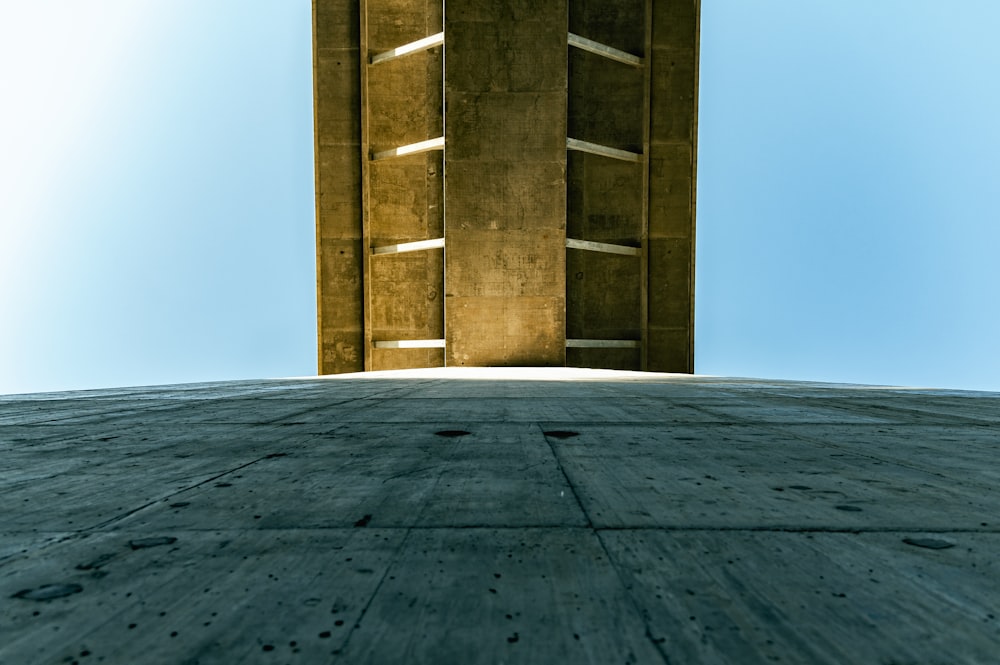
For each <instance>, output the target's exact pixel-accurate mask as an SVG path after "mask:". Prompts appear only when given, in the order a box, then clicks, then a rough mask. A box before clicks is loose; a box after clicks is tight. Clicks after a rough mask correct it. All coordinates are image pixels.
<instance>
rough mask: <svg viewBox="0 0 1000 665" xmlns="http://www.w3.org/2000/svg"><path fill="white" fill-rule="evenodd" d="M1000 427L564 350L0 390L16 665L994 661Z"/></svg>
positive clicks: (869, 392) (870, 396)
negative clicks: (405, 365) (482, 364)
mask: <svg viewBox="0 0 1000 665" xmlns="http://www.w3.org/2000/svg"><path fill="white" fill-rule="evenodd" d="M437 351H438V352H440V350H437ZM571 351H586V350H571ZM998 413H1000V395H997V394H995V393H966V392H961V391H938V390H926V389H901V388H887V387H879V388H871V387H863V386H843V385H834V384H816V383H804V382H781V381H764V380H754V379H727V378H718V377H714V378H713V377H690V376H676V375H663V374H652V373H645V372H605V371H597V370H570V369H566V368H543V369H518V368H502V369H490V370H483V369H482V368H466V369H463V368H446V369H436V370H429V371H428V370H419V371H406V372H388V373H366V374H361V375H353V376H344V377H337V378H330V379H283V380H263V381H236V382H224V383H208V384H192V385H179V386H161V387H145V388H117V389H108V390H96V391H79V392H75V393H56V394H47V395H46V394H40V395H27V396H6V397H4V396H0V455H2V456H3V459H4V473H3V474H0V491H2V492H3V496H4V498H5V504H6V506H7V507H8V509H7V510H4V511H0V597H2V598H3V599H4V602H3V603H0V625H2V626H3V639H2V640H0V662H4V663H36V662H38V663H50V662H51V663H59V662H67V663H72V662H74V661H76V662H81V663H84V662H90V661H93V662H127V663H132V662H142V663H154V664H158V663H164V664H167V663H193V662H198V663H202V664H203V665H208V664H214V663H231V662H234V660H235V661H238V662H241V663H273V662H296V661H298V660H301V661H302V662H310V663H311V662H338V661H340V660H344V661H346V662H370V663H388V662H460V663H497V662H501V661H502V662H507V663H535V662H540V661H542V662H573V663H577V662H579V663H607V662H624V663H629V662H634V663H645V662H653V663H661V662H668V663H675V662H682V663H703V662H713V663H734V664H736V663H740V664H742V663H771V662H778V661H780V662H791V663H829V664H831V665H832V664H834V663H984V664H985V663H992V662H993V661H994V660H995V657H994V656H995V654H996V653H997V652H998V651H1000V625H998V622H997V613H996V606H995V605H996V599H997V598H998V597H1000V583H998V579H1000V577H998V574H997V573H998V570H997V569H998V563H997V560H996V552H997V551H998V548H1000V530H998V524H997V523H996V517H995V516H996V515H997V514H998V513H1000V490H998V487H1000V485H998V483H997V478H998V472H997V469H998V467H1000V465H998V464H997V461H998V460H997V456H998V450H997V446H996V436H995V433H994V430H995V425H996V423H997V420H998V419H1000V416H998Z"/></svg>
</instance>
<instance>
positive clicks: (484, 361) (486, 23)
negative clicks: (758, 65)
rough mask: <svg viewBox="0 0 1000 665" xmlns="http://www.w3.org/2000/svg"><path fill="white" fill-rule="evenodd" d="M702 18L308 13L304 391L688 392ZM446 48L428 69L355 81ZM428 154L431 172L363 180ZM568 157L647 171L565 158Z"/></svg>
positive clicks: (404, 2) (428, 5)
mask: <svg viewBox="0 0 1000 665" xmlns="http://www.w3.org/2000/svg"><path fill="white" fill-rule="evenodd" d="M698 19H699V2H698V0H655V2H654V0H556V1H555V2H544V3H539V2H534V1H533V0H449V1H448V4H447V20H445V16H444V15H443V10H442V3H441V1H440V0H314V30H315V45H314V46H315V50H314V52H315V60H314V66H315V80H316V84H315V91H316V176H317V279H318V281H319V302H318V308H319V335H320V363H319V368H320V372H321V373H331V372H345V371H358V370H361V369H394V368H403V367H424V366H437V365H441V364H444V363H445V362H447V364H450V365H562V364H569V365H578V366H591V367H609V368H617V369H649V370H654V371H671V372H690V371H693V368H694V362H693V327H694V307H693V302H694V299H693V293H694V215H695V205H694V193H695V161H696V159H695V156H696V138H697V72H698V68H697V63H698ZM442 30H443V31H444V33H445V44H446V47H445V48H440V47H437V48H432V49H429V50H427V51H422V52H420V53H414V54H411V55H408V56H405V57H403V58H398V59H394V60H390V61H386V62H380V63H376V64H375V65H371V64H368V63H369V60H368V58H369V56H371V55H373V54H376V53H380V52H383V51H387V50H390V49H393V48H396V47H398V46H401V45H403V44H406V43H409V42H412V41H415V40H417V39H421V38H423V37H426V36H428V35H431V34H434V33H436V32H439V31H442ZM567 32H572V33H574V34H577V35H580V36H582V37H586V38H588V39H592V40H594V41H597V42H600V43H602V44H605V45H608V46H611V47H614V48H617V49H620V50H623V51H625V52H627V53H631V54H634V55H637V56H640V57H642V58H643V59H644V64H643V66H641V67H634V66H629V65H625V64H622V63H619V62H615V61H612V60H609V59H607V58H604V57H601V56H599V55H595V54H593V53H589V52H586V51H583V50H580V49H577V48H567ZM441 135H444V136H445V141H446V146H445V148H446V149H445V151H444V152H443V153H442V152H441V151H436V152H428V153H421V154H414V155H408V156H404V157H396V158H392V159H386V160H377V161H372V160H371V159H370V157H371V155H372V154H373V153H375V152H379V151H382V150H387V149H391V148H396V147H399V146H402V145H406V144H410V143H415V142H419V141H424V140H427V139H431V138H436V137H438V136H441ZM567 137H572V138H576V139H581V140H584V141H589V142H593V143H597V144H600V145H604V146H608V147H612V148H618V149H622V150H628V151H630V152H635V153H642V154H644V155H645V158H644V159H642V160H640V161H639V162H623V161H618V160H615V159H611V158H609V157H606V156H598V155H592V154H585V153H580V152H569V153H568V154H567V151H566V143H565V142H566V138H567ZM446 172H447V179H446V178H445V173H446ZM442 236H443V237H445V239H446V249H445V250H441V249H432V250H425V251H420V252H413V253H406V254H391V255H373V254H372V253H371V249H372V248H373V247H381V246H385V245H394V244H399V243H405V242H412V241H418V240H427V239H432V238H439V237H442ZM567 237H570V238H575V239H579V240H589V241H596V242H605V243H612V244H620V245H629V246H633V247H641V252H640V256H621V255H613V254H604V253H599V252H592V251H586V250H580V249H569V250H567V249H566V248H565V240H566V238H567ZM567 337H569V338H573V339H596V340H640V342H641V344H640V348H638V349H600V348H599V349H579V348H573V349H568V350H567V349H566V348H565V340H566V338H567ZM442 338H444V339H445V340H446V344H447V349H446V350H442V349H376V348H374V342H377V341H394V340H410V339H442Z"/></svg>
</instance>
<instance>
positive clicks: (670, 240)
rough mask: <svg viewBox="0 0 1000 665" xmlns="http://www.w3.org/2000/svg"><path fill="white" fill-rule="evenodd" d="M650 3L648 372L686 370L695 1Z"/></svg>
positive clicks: (690, 345)
mask: <svg viewBox="0 0 1000 665" xmlns="http://www.w3.org/2000/svg"><path fill="white" fill-rule="evenodd" d="M652 4H653V14H652V19H653V20H652V58H651V60H652V63H651V64H652V69H651V72H650V73H651V81H652V84H651V86H650V96H651V109H652V113H651V121H650V128H649V337H648V342H647V349H648V351H647V352H648V364H647V369H649V370H652V371H658V372H692V371H694V229H695V221H694V220H695V166H696V149H697V107H698V27H699V23H698V19H699V5H700V3H699V1H698V0H670V1H669V2H664V1H663V0H657V1H656V2H653V3H652Z"/></svg>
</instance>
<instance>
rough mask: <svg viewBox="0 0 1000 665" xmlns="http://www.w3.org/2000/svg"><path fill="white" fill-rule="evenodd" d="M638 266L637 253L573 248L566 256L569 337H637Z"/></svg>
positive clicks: (638, 303)
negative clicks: (614, 252) (635, 254)
mask: <svg viewBox="0 0 1000 665" xmlns="http://www.w3.org/2000/svg"><path fill="white" fill-rule="evenodd" d="M639 268H640V265H639V257H637V256H620V255H617V254H603V253H600V252H588V251H584V250H570V251H569V252H568V253H567V255H566V274H567V283H566V311H567V315H566V319H567V320H566V336H567V337H569V338H571V339H634V340H638V339H639V335H640V332H641V322H640V319H639V311H640V298H641V296H642V290H641V286H642V285H641V274H640V270H639Z"/></svg>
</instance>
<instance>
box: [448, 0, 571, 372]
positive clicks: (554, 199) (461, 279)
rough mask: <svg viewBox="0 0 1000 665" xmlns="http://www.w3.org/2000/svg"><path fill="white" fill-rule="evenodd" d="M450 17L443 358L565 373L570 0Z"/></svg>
mask: <svg viewBox="0 0 1000 665" xmlns="http://www.w3.org/2000/svg"><path fill="white" fill-rule="evenodd" d="M446 19H447V20H446V21H445V48H446V49H447V58H448V59H447V63H446V67H445V104H446V106H447V112H446V113H447V116H446V122H445V170H446V172H447V174H448V176H447V177H448V184H447V187H446V188H445V201H446V210H447V213H446V214H447V220H446V225H445V241H446V243H447V247H446V265H445V284H446V297H445V331H446V342H447V349H446V362H447V364H448V365H450V366H451V365H453V366H462V365H472V366H482V365H508V366H509V365H564V364H565V357H566V343H565V340H566V316H565V311H566V280H565V277H566V187H565V184H564V183H565V173H566V49H567V46H566V39H567V34H568V33H567V26H566V1H565V0H551V1H549V2H545V3H529V2H492V3H491V2H482V0H450V1H449V2H448V4H447V7H446Z"/></svg>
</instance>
